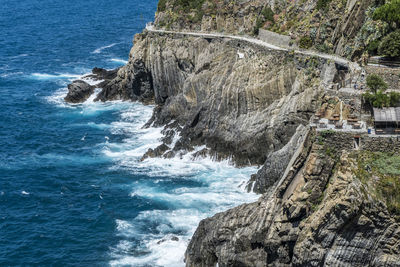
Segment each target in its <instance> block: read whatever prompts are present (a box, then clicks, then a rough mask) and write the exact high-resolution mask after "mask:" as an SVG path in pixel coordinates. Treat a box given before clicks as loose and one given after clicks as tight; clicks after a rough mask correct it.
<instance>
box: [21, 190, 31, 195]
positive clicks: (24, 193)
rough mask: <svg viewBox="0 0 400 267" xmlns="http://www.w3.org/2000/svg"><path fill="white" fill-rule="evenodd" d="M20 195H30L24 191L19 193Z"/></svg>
mask: <svg viewBox="0 0 400 267" xmlns="http://www.w3.org/2000/svg"><path fill="white" fill-rule="evenodd" d="M21 194H23V195H30V193H28V192H26V191H24V190H23V191H22V192H21Z"/></svg>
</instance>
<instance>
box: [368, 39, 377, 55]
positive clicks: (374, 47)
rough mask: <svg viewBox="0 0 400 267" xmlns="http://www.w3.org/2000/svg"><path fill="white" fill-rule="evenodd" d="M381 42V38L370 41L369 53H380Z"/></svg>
mask: <svg viewBox="0 0 400 267" xmlns="http://www.w3.org/2000/svg"><path fill="white" fill-rule="evenodd" d="M379 44H380V42H379V40H374V41H372V42H370V43H369V44H368V46H367V50H368V53H369V54H370V55H376V54H377V53H378V48H379Z"/></svg>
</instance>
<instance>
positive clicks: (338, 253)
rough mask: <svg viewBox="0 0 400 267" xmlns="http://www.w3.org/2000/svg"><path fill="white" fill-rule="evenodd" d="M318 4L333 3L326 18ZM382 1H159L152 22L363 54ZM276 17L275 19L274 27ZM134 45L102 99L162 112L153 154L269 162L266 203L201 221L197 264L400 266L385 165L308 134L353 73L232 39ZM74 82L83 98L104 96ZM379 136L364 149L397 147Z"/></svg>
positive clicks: (348, 140) (149, 38)
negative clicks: (370, 17)
mask: <svg viewBox="0 0 400 267" xmlns="http://www.w3.org/2000/svg"><path fill="white" fill-rule="evenodd" d="M319 3H329V7H328V8H325V7H321V8H318V9H317V8H316V6H317V5H319ZM372 4H373V3H372V1H356V0H351V1H350V0H349V1H341V0H331V1H329V0H325V1H316V0H305V1H282V0H270V1H258V0H242V1H225V0H218V1H208V0H197V1H187V0H161V1H160V2H159V10H158V13H157V16H156V20H155V25H156V26H158V27H164V28H167V29H172V30H179V31H188V30H193V31H226V32H229V33H235V34H253V33H255V29H257V28H258V27H264V28H267V29H270V30H274V31H277V32H281V33H285V34H289V35H291V36H292V37H293V40H295V41H300V39H301V38H302V37H305V36H306V37H309V38H312V45H314V48H318V47H317V46H318V45H321V46H324V47H322V48H323V49H322V50H324V49H325V48H326V49H325V50H326V51H331V52H335V53H337V54H340V55H345V56H349V57H353V56H357V53H358V52H356V51H357V50H358V49H359V47H361V46H362V45H361V46H360V45H359V44H358V43H359V42H361V43H362V41H360V39H359V38H358V37H357V38H355V37H356V36H359V35H360V34H362V31H361V32H360V29H361V28H362V27H364V26H363V25H365V23H364V22H365V21H366V20H367V18H366V17H365V14H366V10H367V9H368V7H370V6H371V5H372ZM266 7H268V8H271V10H272V12H274V14H275V16H273V23H268V22H267V21H265V20H266V19H267V18H266V17H268V16H269V15H271V14H270V13H269V15H268V14H267V13H268V12H267V13H266ZM266 14H267V15H266ZM260 16H262V19H261V20H260ZM260 21H261V23H260ZM270 22H271V21H270ZM295 22H297V23H295ZM367 35H368V34H367ZM367 35H366V36H367ZM134 43H135V45H134V47H133V48H132V50H131V52H130V57H129V62H128V64H127V65H126V66H124V67H122V68H121V69H119V70H118V72H117V74H116V77H114V76H115V73H113V76H112V79H111V80H109V79H105V80H106V81H105V82H103V83H102V84H101V87H102V88H103V90H102V91H101V93H100V94H99V95H98V96H97V100H101V101H107V100H116V99H122V100H134V101H135V100H138V101H142V102H144V103H152V104H155V105H156V107H155V109H154V113H153V117H152V119H151V120H150V121H149V122H148V124H147V126H148V127H150V126H164V130H163V134H164V138H163V139H162V141H163V144H162V145H160V146H159V147H157V148H154V149H150V150H149V151H148V152H147V153H146V154H145V155H144V156H143V157H144V158H145V157H175V156H179V155H181V154H183V153H187V152H189V151H193V150H195V149H196V147H202V150H200V151H197V152H196V153H195V155H196V156H204V155H211V156H212V157H214V158H215V159H231V160H232V161H233V162H234V163H236V164H237V165H239V166H243V165H249V164H253V165H255V164H258V165H263V166H262V168H261V169H260V170H259V172H258V173H257V174H255V175H253V176H252V178H251V180H250V182H249V184H248V189H249V190H253V191H255V192H257V193H261V194H263V195H262V196H261V198H260V199H259V200H258V201H257V202H255V203H251V204H245V205H242V206H239V207H236V208H234V209H231V210H228V211H226V212H223V213H219V214H217V215H215V216H214V217H212V218H208V219H205V220H203V221H202V222H201V223H200V225H199V227H198V229H197V231H196V233H195V235H194V236H193V238H192V239H191V242H190V244H189V246H188V248H187V251H186V257H185V258H186V264H187V266H193V267H198V266H205V267H208V266H215V264H217V263H218V264H219V265H218V266H221V267H222V266H322V265H326V266H400V264H399V262H400V256H399V255H400V243H399V240H400V226H399V223H398V217H396V216H398V215H399V214H400V204H399V203H400V199H398V196H400V191H399V192H393V190H392V191H391V190H390V188H388V186H387V185H388V184H389V185H391V184H395V186H394V188H400V182H398V177H397V176H396V177H397V179H396V177H394V178H393V176H390V175H392V174H390V175H389V176H388V174H385V173H384V174H382V171H376V170H375V169H379V168H378V167H377V168H375V169H373V170H372V171H368V170H369V169H370V166H374V164H373V163H372V161H370V158H374V157H373V156H371V155H370V154H367V155H369V156H365V154H363V153H364V152H357V151H353V142H354V137H353V136H351V135H332V133H330V132H324V133H319V134H317V133H315V132H313V131H312V130H310V128H309V126H308V125H309V121H310V117H311V115H312V114H314V113H315V111H316V110H317V109H318V108H319V107H320V104H321V101H322V99H323V96H324V94H325V89H327V88H325V87H328V88H329V85H332V82H334V83H338V84H344V80H345V79H346V76H347V77H348V76H352V75H348V74H349V73H348V71H349V70H348V69H347V68H345V67H343V66H338V65H335V63H332V62H327V61H326V60H324V59H321V58H313V57H309V56H305V55H300V54H294V53H292V52H290V51H277V50H268V49H266V48H265V47H261V46H258V45H255V44H253V43H250V42H248V41H244V40H237V39H229V38H216V37H202V38H200V37H193V36H190V35H184V34H166V33H157V32H153V31H152V32H148V31H144V32H143V33H142V34H138V35H136V36H135V40H134ZM320 48H321V47H320ZM352 74H354V73H352ZM353 76H354V75H353ZM75 85H76V86H71V88H70V96H71V97H72V99H73V100H74V101H75V100H76V101H80V99H81V98H82V99H86V98H87V97H88V96H89V94H90V93H91V92H92V91H93V90H92V89H93V88H92V87H90V86H89V87H88V86H87V85H85V86H86V87H87V90H83V91H82V90H80V88H82V87H83V85H82V84H78V83H77V84H75ZM81 91H82V92H81ZM382 140H383V139H377V140H372V141H371V140H369V139H368V140H367V139H366V140H364V139H363V140H362V143H363V142H364V141H365V144H366V145H365V146H364V147H363V149H365V150H368V149H369V150H374V151H376V150H379V149H381V148H383V147H385V148H387V147H389V148H390V147H391V146H392V147H396V149H397V148H398V147H400V143H398V142H397V143H396V141H395V140H391V139H390V140H389V141H387V140H388V139H385V140H386V141H387V142H389V143H385V144H383V143H382V142H383V141H382ZM386 141H385V142H386ZM393 144H396V146H393ZM203 145H205V146H203ZM396 149H390V150H396ZM390 150H389V151H390ZM397 150H398V149H397ZM386 152H387V151H386ZM368 153H370V152H368ZM388 157H389V156H388ZM366 158H367V159H368V160H366ZM390 160H391V161H389V163H390V162H392V161H393V160H394V161H395V162H397V160H398V159H392V158H391V159H390ZM399 161H400V160H399ZM396 166H397V165H396ZM398 171H399V174H400V170H398ZM394 173H397V172H396V171H395V172H394ZM383 181H384V182H385V183H384V182H383ZM386 182H387V183H386ZM389 182H390V183H389ZM376 188H380V189H379V190H376ZM382 188H383V189H382ZM381 189H382V190H381ZM385 195H388V196H390V199H389V198H387V197H386V198H385Z"/></svg>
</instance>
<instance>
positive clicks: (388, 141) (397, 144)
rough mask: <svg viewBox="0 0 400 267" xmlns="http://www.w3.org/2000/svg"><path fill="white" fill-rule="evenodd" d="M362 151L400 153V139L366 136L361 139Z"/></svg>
mask: <svg viewBox="0 0 400 267" xmlns="http://www.w3.org/2000/svg"><path fill="white" fill-rule="evenodd" d="M361 149H362V150H367V151H372V152H388V153H392V152H393V153H396V154H399V153H400V136H399V137H372V136H368V135H364V136H362V138H361Z"/></svg>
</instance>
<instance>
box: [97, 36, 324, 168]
mask: <svg viewBox="0 0 400 267" xmlns="http://www.w3.org/2000/svg"><path fill="white" fill-rule="evenodd" d="M328 65H329V64H327V63H326V61H325V60H322V59H318V58H310V57H306V56H297V55H293V54H290V53H289V52H283V51H275V50H267V49H265V48H263V47H258V46H256V45H253V44H250V43H245V42H241V41H237V40H230V39H221V38H210V39H205V38H195V37H187V36H181V35H176V34H159V33H150V32H144V33H142V34H139V35H137V36H136V38H135V46H134V48H133V49H132V51H131V55H130V61H129V63H128V65H127V66H125V67H123V68H122V69H121V70H120V71H119V72H118V77H117V78H116V79H115V80H113V81H112V82H111V83H109V84H108V85H106V86H105V87H104V89H103V91H102V92H101V93H100V94H99V96H98V99H101V100H109V99H134V100H136V99H139V100H142V101H145V102H150V101H154V103H155V104H156V105H157V107H156V109H155V112H154V116H153V118H152V120H151V121H150V122H149V124H148V125H157V126H160V125H166V128H165V130H164V133H165V134H166V138H165V142H164V143H165V144H164V145H163V146H162V147H160V148H158V149H156V150H152V151H149V153H148V155H146V156H154V155H156V156H165V157H171V156H175V155H177V154H179V153H185V152H187V151H192V150H193V149H194V147H196V146H201V145H206V147H207V148H206V149H205V150H203V151H201V152H200V153H201V154H202V155H205V154H209V155H211V156H213V157H215V158H216V159H225V158H230V159H231V160H232V161H233V162H235V163H236V164H237V165H248V164H263V163H264V161H265V160H266V159H267V156H268V155H269V154H270V153H271V152H274V151H277V150H279V149H281V148H282V147H284V146H285V145H286V144H287V143H288V142H289V140H291V138H292V136H293V134H294V133H295V132H296V129H297V127H298V126H299V125H307V124H308V121H309V119H310V116H311V115H312V114H313V112H314V111H315V109H316V107H317V106H318V102H319V99H320V96H321V95H322V92H323V87H322V86H321V85H320V80H321V79H324V77H325V76H329V75H328V74H327V72H331V71H332V70H331V69H330V68H328V67H327V66H328ZM329 77H330V76H329ZM178 133H179V136H178ZM174 137H175V139H176V140H175V141H174V142H173V140H174ZM154 151H155V152H154Z"/></svg>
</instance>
